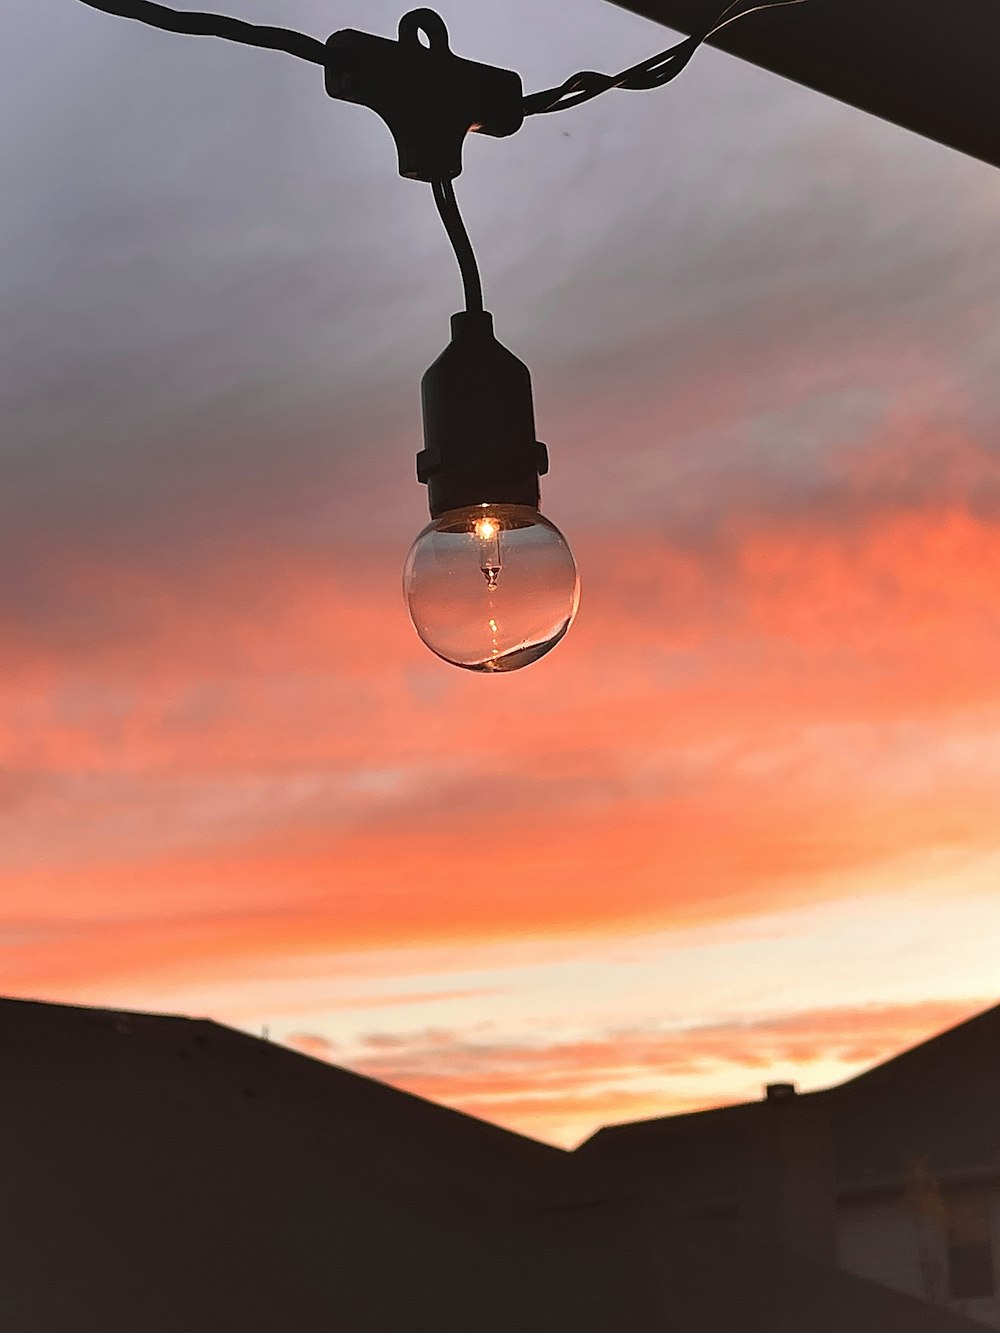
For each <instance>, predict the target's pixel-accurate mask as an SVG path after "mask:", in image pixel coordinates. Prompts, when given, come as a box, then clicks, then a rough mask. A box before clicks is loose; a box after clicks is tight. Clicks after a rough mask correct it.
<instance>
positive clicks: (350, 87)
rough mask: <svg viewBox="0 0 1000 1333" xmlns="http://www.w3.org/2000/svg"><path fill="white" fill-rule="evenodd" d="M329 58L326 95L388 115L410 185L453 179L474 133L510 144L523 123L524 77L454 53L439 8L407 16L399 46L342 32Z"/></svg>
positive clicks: (350, 30) (330, 43)
mask: <svg viewBox="0 0 1000 1333" xmlns="http://www.w3.org/2000/svg"><path fill="white" fill-rule="evenodd" d="M421 34H423V36H424V37H425V38H426V43H427V44H426V45H425V44H424V42H422V41H421ZM326 56H327V58H326V91H327V92H328V93H329V95H330V96H331V97H334V98H337V99H338V100H339V101H342V102H355V103H357V104H358V105H359V106H367V107H370V108H371V110H372V111H375V112H377V113H378V115H380V116H381V117H382V119H383V120H384V121H385V123H386V125H388V127H389V130H390V132H391V134H392V137H393V139H395V141H396V148H397V151H398V153H399V174H400V175H401V176H406V177H408V178H409V179H410V180H418V181H428V182H431V181H440V180H454V178H455V177H456V176H459V175H461V172H462V144H463V143H464V142H465V136H466V135H467V134H468V133H469V132H470V131H472V130H475V131H477V132H478V133H480V134H490V135H493V136H494V137H496V138H504V137H506V136H507V135H509V134H514V133H515V132H516V131H517V130H519V129H520V128H521V126H522V124H523V123H524V90H523V88H522V85H521V78H520V75H518V74H515V73H514V72H513V71H512V70H507V69H496V68H494V67H493V66H492V65H480V64H477V63H476V62H475V61H472V60H464V59H462V57H461V56H457V55H455V54H454V52H453V51H452V50H451V48H450V47H449V45H448V29H447V28H446V27H445V24H444V20H443V19H442V18H441V17H440V15H438V14H435V13H434V11H433V10H432V9H415V10H413V12H412V13H410V14H406V15H404V17H403V18H402V19H400V22H399V38H398V40H397V41H392V40H390V39H389V38H387V37H375V36H372V35H371V34H370V33H366V32H356V31H355V30H354V29H353V28H346V29H344V30H343V31H342V32H335V33H334V34H333V36H332V37H330V38H329V40H328V41H327V43H326Z"/></svg>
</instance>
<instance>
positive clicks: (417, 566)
mask: <svg viewBox="0 0 1000 1333" xmlns="http://www.w3.org/2000/svg"><path fill="white" fill-rule="evenodd" d="M501 575H502V577H501ZM403 587H404V592H405V596H406V602H407V606H408V608H409V612H410V618H411V619H412V621H413V625H414V627H415V629H416V631H417V633H418V634H419V635H420V637H421V638H422V639H423V641H424V643H425V644H427V646H428V648H430V649H431V650H432V651H433V652H435V653H437V655H438V656H439V657H442V658H444V660H445V661H446V662H452V663H454V665H455V666H460V667H465V668H466V669H467V670H469V671H490V672H495V671H517V670H518V669H519V668H521V667H523V666H527V665H528V664H529V663H530V662H535V661H537V660H538V658H539V657H542V656H544V654H545V653H547V652H548V651H549V650H550V649H551V648H552V647H554V645H555V644H557V643H558V642H559V640H560V639H561V638H562V636H563V635H564V634H565V633H566V630H567V629H568V628H569V626H570V624H571V622H572V620H573V617H574V616H575V614H576V607H577V600H578V597H579V582H578V580H577V575H576V564H575V562H574V560H573V556H572V553H571V552H570V549H569V547H568V546H567V544H566V540H565V538H564V537H563V535H562V533H560V531H559V529H558V528H556V527H554V526H553V524H552V523H550V522H549V520H548V519H545V518H543V517H542V516H541V514H540V513H539V512H538V510H537V509H533V508H530V507H528V506H524V505H501V504H492V505H491V504H481V505H470V506H468V507H466V508H463V509H453V510H450V511H449V512H448V513H445V514H442V515H441V516H440V517H439V518H437V519H435V520H434V521H433V522H432V523H430V524H428V526H427V527H426V528H425V529H424V530H423V532H422V533H421V534H420V535H419V537H418V538H417V540H416V541H415V542H414V543H413V546H412V547H411V548H410V553H409V555H408V556H407V560H406V568H405V570H404V575H403Z"/></svg>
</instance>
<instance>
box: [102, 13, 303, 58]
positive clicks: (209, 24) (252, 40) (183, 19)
mask: <svg viewBox="0 0 1000 1333" xmlns="http://www.w3.org/2000/svg"><path fill="white" fill-rule="evenodd" d="M83 3H84V4H85V5H89V6H90V8H91V9H100V10H101V11H102V12H103V13H105V14H115V15H116V16H117V17H118V18H123V19H138V20H139V22H140V23H148V24H149V25H150V26H151V27H153V28H162V29H163V31H164V32H183V33H188V34H190V35H191V36H192V37H225V38H226V39H227V40H228V41H231V42H242V43H243V45H244V46H262V47H264V48H266V49H268V50H272V51H287V52H288V54H289V55H291V56H298V57H299V59H300V60H308V61H311V63H312V64H314V65H325V64H326V60H327V55H326V45H325V43H323V42H320V41H317V40H316V38H315V37H307V36H305V34H304V33H301V32H291V31H289V29H287V28H261V27H258V26H257V25H256V24H253V23H244V22H243V20H242V19H230V18H224V17H223V16H222V15H221V14H190V13H183V12H179V11H178V10H175V9H168V8H167V6H166V5H156V4H153V3H152V2H151V0H83Z"/></svg>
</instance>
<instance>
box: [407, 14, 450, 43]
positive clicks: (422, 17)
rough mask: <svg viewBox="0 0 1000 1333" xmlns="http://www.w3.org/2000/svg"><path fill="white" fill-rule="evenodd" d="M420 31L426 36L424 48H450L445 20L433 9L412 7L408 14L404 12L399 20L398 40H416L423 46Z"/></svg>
mask: <svg viewBox="0 0 1000 1333" xmlns="http://www.w3.org/2000/svg"><path fill="white" fill-rule="evenodd" d="M421 33H423V34H424V36H425V37H426V38H427V45H426V47H425V50H431V51H434V50H442V51H450V50H451V47H450V46H449V45H448V29H447V27H446V25H445V21H444V19H443V18H442V17H441V15H440V14H435V12H434V10H433V9H413V10H411V11H410V13H409V14H404V15H403V17H402V18H401V19H400V20H399V40H400V41H401V42H405V41H409V42H416V43H417V44H418V45H420V46H424V43H423V42H421V40H420V34H421Z"/></svg>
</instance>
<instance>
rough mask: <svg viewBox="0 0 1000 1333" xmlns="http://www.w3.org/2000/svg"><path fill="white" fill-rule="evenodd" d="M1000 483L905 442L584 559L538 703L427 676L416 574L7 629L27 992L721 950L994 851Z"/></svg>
mask: <svg viewBox="0 0 1000 1333" xmlns="http://www.w3.org/2000/svg"><path fill="white" fill-rule="evenodd" d="M901 433H902V435H904V436H905V437H906V439H907V440H908V441H911V442H913V441H915V443H914V446H913V451H912V453H906V454H904V453H902V452H901V445H900V443H899V439H900V436H901ZM921 441H922V443H921ZM904 460H905V466H904ZM998 466H1000V465H998V463H997V461H996V458H995V456H994V455H993V454H992V453H990V452H989V451H988V450H986V449H984V448H983V447H982V446H981V445H978V444H977V443H976V442H975V441H972V440H969V439H966V438H965V437H958V436H954V437H953V436H948V437H942V436H941V434H940V432H936V431H935V430H932V429H930V428H925V430H924V434H923V436H921V435H920V434H919V432H918V430H917V427H916V425H914V426H913V429H912V430H909V431H904V430H903V429H902V427H901V426H900V425H899V424H898V423H897V424H896V425H894V426H892V429H888V428H887V433H886V437H885V438H884V439H882V440H879V441H875V442H872V443H871V445H870V447H869V449H868V450H867V451H866V450H862V449H860V448H859V449H855V450H853V451H845V452H842V453H841V454H840V455H838V456H837V458H836V460H835V464H832V465H831V468H832V472H831V478H830V479H829V485H828V489H827V491H826V492H824V497H823V500H822V503H820V504H817V505H816V506H815V507H814V509H812V510H810V508H809V507H808V506H804V507H802V508H801V509H800V511H799V512H797V513H796V514H789V515H787V516H785V517H783V518H781V519H780V520H779V519H778V518H777V517H776V516H775V515H768V514H767V513H766V512H756V511H754V510H752V508H748V509H747V510H746V511H745V512H738V511H737V512H735V513H733V514H732V515H731V517H730V518H729V519H728V520H727V522H726V523H725V524H723V525H717V527H716V529H715V530H714V532H713V533H711V534H709V535H707V536H706V539H705V541H704V542H702V543H700V544H699V543H692V542H690V541H688V542H681V541H680V540H678V539H677V538H676V537H671V536H670V535H669V534H668V533H667V532H663V531H656V530H655V529H653V528H652V527H647V528H646V530H640V531H638V532H637V533H636V534H634V535H632V536H631V537H629V536H627V535H626V534H624V533H616V534H615V535H614V537H613V538H611V537H598V536H596V535H593V534H591V536H590V537H589V538H588V537H587V534H582V539H583V540H582V542H581V544H580V545H581V556H585V557H586V566H585V574H587V581H586V589H585V598H584V604H583V609H582V611H581V616H580V622H579V625H578V627H577V628H576V629H575V630H574V634H573V638H572V639H571V640H568V641H567V644H566V645H563V646H562V647H561V648H560V649H559V650H558V652H557V653H556V654H554V655H553V656H552V658H550V659H547V661H546V663H545V664H544V665H540V666H539V667H537V668H532V669H530V670H529V671H527V672H525V673H524V675H523V677H515V678H511V679H510V680H498V681H493V680H489V681H483V680H479V679H473V678H470V677H466V676H462V675H461V674H460V673H457V672H454V671H449V670H448V669H447V668H445V667H443V666H439V665H437V664H435V663H433V661H432V660H431V659H430V658H428V657H427V656H426V654H425V653H424V650H423V649H422V648H420V646H419V645H418V644H417V643H416V641H415V638H414V636H413V635H412V634H411V632H410V630H409V627H408V626H407V625H406V624H405V617H404V613H403V611H402V607H401V604H400V596H399V588H398V569H397V568H396V564H395V559H394V557H393V558H390V556H391V554H392V553H389V554H387V553H386V552H384V551H379V552H374V551H373V553H372V558H371V559H370V560H369V558H368V555H367V553H365V552H364V551H363V550H361V551H360V552H347V551H344V550H341V551H339V552H326V553H325V554H324V555H323V557H322V558H319V557H317V556H315V555H307V554H306V553H305V552H304V551H298V552H293V551H275V550H271V549H261V550H258V551H256V552H254V553H251V552H241V553H240V558H239V559H238V560H237V559H234V558H233V556H232V554H231V552H230V553H228V554H226V555H225V556H223V553H222V552H221V551H217V552H215V553H214V555H215V556H217V557H218V558H217V559H213V560H211V561H208V562H207V563H205V564H204V565H203V564H202V563H200V562H201V561H205V559H206V557H205V553H204V552H201V553H200V555H199V556H198V557H197V558H196V555H195V553H186V554H183V555H177V556H176V557H175V564H174V565H172V566H169V565H168V567H165V568H163V569H160V570H159V571H158V572H156V571H153V572H151V571H150V570H149V569H148V568H138V567H137V568H134V569H133V568H129V567H126V566H111V567H104V568H98V567H96V566H93V565H92V566H89V567H88V566H86V565H80V566H78V567H76V568H75V569H74V570H73V571H72V572H71V573H70V574H68V576H67V587H66V588H64V589H62V591H61V594H60V595H61V596H62V597H63V599H64V600H63V602H61V603H60V605H61V606H62V607H63V619H62V620H61V621H59V620H58V619H57V622H56V624H55V625H54V626H53V627H50V628H49V629H48V631H47V632H43V631H45V630H46V626H45V625H44V624H42V623H41V622H40V621H39V619H38V616H37V613H36V612H34V611H33V612H32V613H31V614H30V615H22V616H21V618H20V619H18V618H17V617H16V616H14V615H13V614H11V617H10V625H9V629H10V635H9V641H10V643H11V644H12V645H13V649H12V653H11V659H10V664H9V667H8V668H7V669H6V670H5V674H4V677H3V679H2V680H0V755H2V758H3V763H4V766H5V770H6V777H5V780H4V786H3V789H2V790H0V802H2V804H0V875H2V879H3V885H4V894H3V902H2V904H0V927H2V928H3V929H4V930H5V931H6V933H7V935H8V936H9V937H10V938H13V939H14V940H17V939H23V940H24V941H25V943H24V944H23V945H17V944H15V945H13V946H11V947H8V949H7V959H6V961H5V975H6V977H7V978H8V980H7V982H6V984H7V986H8V987H9V988H10V989H12V990H13V989H16V990H18V992H19V993H32V992H33V993H39V994H56V993H58V994H62V995H64V996H65V995H68V994H71V993H72V990H73V987H74V986H76V985H78V984H82V983H83V982H84V981H86V980H87V979H88V978H93V977H94V976H95V975H100V976H104V977H107V978H109V979H113V978H115V977H136V976H148V977H150V978H151V979H152V978H155V977H158V976H160V977H164V976H171V975H172V976H176V977H187V976H206V975H212V974H213V973H214V972H215V971H216V970H217V969H218V968H220V967H221V968H226V969H236V970H239V971H241V972H243V973H248V974H252V972H253V969H254V968H255V967H256V966H259V965H260V964H261V963H262V961H263V960H266V959H267V958H269V957H272V956H274V955H279V956H295V955H296V954H298V953H302V952H309V951H312V952H315V951H334V952H335V951H338V950H346V949H357V948H368V947H384V946H395V945H400V944H405V945H410V944H420V943H434V942H441V941H455V940H463V939H490V938H502V937H523V936H530V935H546V934H547V935H558V934H560V933H565V932H567V931H571V932H603V931H606V930H607V929H609V928H612V927H614V928H618V927H626V928H632V929H644V928H646V927H650V926H664V925H671V924H676V923H694V922H704V921H717V920H724V919H730V918H734V917H739V916H741V915H746V914H749V913H755V912H761V911H770V910H774V909H776V908H781V907H787V906H791V905H796V904H800V903H803V902H809V901H815V900H817V899H819V898H821V897H829V896H836V895H837V894H838V893H841V892H844V891H845V887H844V886H845V885H848V884H857V883H858V882H860V877H861V876H862V875H867V874H869V873H870V874H875V873H878V872H880V871H881V869H882V868H883V867H885V866H889V865H891V864H892V863H893V862H894V861H895V860H897V859H899V858H900V857H902V856H909V857H911V858H912V857H914V856H916V855H918V854H920V853H927V854H931V853H936V852H939V851H940V850H941V849H945V850H950V851H953V852H955V853H956V854H958V853H961V854H966V855H971V854H982V853H985V852H988V851H991V850H993V849H995V848H996V846H997V821H996V801H995V795H994V793H995V791H996V790H997V784H998V782H1000V772H998V769H1000V611H998V608H1000V527H998V525H997V524H996V522H995V521H994V518H993V515H992V510H991V508H990V506H991V505H992V503H993V499H992V497H993V496H994V494H995V491H996V487H997V478H998ZM907 468H909V469H910V470H909V471H906V469H907ZM911 474H917V475H916V479H914V475H911ZM587 567H589V572H588V568H587ZM67 568H68V567H67ZM59 572H60V574H63V573H66V570H63V569H62V568H61V567H60V571H59ZM69 605H73V606H75V607H76V608H77V610H76V612H75V613H74V614H75V617H76V618H75V619H74V618H70V617H69V616H68V612H66V609H65V608H66V607H67V606H69ZM250 608H252V610H251V609H250ZM91 613H92V619H91ZM443 719H447V722H446V723H445V722H444V721H443ZM852 891H853V890H852Z"/></svg>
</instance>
